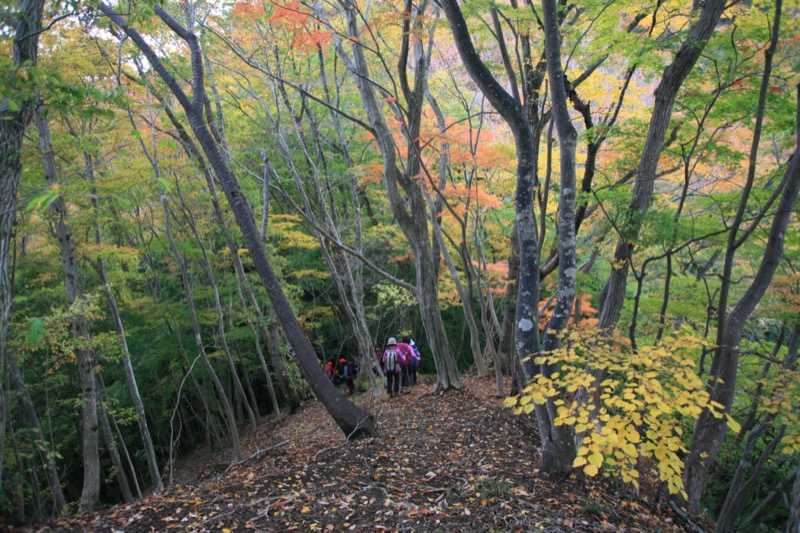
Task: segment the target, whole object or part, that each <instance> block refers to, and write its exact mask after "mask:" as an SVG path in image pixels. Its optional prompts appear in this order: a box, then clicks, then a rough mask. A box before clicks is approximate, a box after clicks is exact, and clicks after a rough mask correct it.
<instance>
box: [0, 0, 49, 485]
mask: <svg viewBox="0 0 800 533" xmlns="http://www.w3.org/2000/svg"><path fill="white" fill-rule="evenodd" d="M43 9H44V0H21V1H20V2H19V10H18V11H17V12H16V13H15V16H16V18H11V19H9V21H8V26H12V25H13V28H14V42H13V47H12V61H13V64H14V69H15V73H19V70H20V68H21V66H22V65H23V64H26V63H30V64H31V65H36V60H37V48H38V44H39V34H40V33H41V31H40V30H41V27H42V11H43ZM26 68H27V67H26ZM14 89H15V86H14V83H13V82H12V83H11V84H10V86H9V87H7V88H6V90H7V91H9V92H11V91H13V90H14ZM20 90H26V91H28V90H29V89H20ZM14 100H15V102H14V105H13V106H12V105H10V104H9V100H8V99H2V100H0V361H3V360H4V354H5V351H6V349H7V346H8V342H7V340H8V322H9V319H10V316H11V302H12V299H13V298H12V295H13V292H14V287H12V285H11V277H10V275H9V274H10V263H11V247H12V245H13V242H12V238H11V235H12V228H13V226H14V219H15V217H16V213H17V189H18V188H19V178H20V174H21V172H22V164H21V163H20V154H21V153H22V141H23V138H24V135H25V129H26V128H27V127H28V124H30V122H31V120H32V119H33V114H34V110H35V107H36V101H37V98H36V95H34V94H33V93H29V94H26V95H25V96H24V97H23V98H16V97H15V98H14ZM7 401H8V399H7V392H6V391H5V388H4V385H3V379H2V378H1V377H0V413H4V412H5V404H6V402H7ZM5 432H6V425H5V424H3V423H0V486H1V485H2V482H3V447H4V446H5V441H6V439H5Z"/></svg>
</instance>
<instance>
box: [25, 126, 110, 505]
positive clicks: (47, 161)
mask: <svg viewBox="0 0 800 533" xmlns="http://www.w3.org/2000/svg"><path fill="white" fill-rule="evenodd" d="M36 127H37V129H38V130H39V145H40V147H41V152H42V161H43V164H44V169H45V177H46V178H47V183H48V185H50V186H51V187H52V186H54V185H57V184H58V170H57V167H56V162H55V156H54V154H53V143H52V140H51V138H50V125H49V124H48V121H47V118H45V116H44V115H43V114H41V113H38V114H37V116H36ZM51 211H52V213H53V218H54V220H53V226H54V230H55V237H56V239H57V240H58V247H59V250H60V252H61V266H62V269H63V271H64V285H65V287H66V291H67V301H68V302H69V304H70V305H73V304H74V303H76V302H78V301H79V300H81V299H83V287H82V286H81V284H82V280H81V276H80V272H79V270H78V265H77V260H76V257H75V248H74V245H73V243H72V232H71V231H70V228H69V225H68V223H67V208H66V204H65V203H64V200H63V199H62V198H58V199H56V200H55V201H54V202H53V204H52V206H51ZM72 336H73V339H75V341H76V344H77V346H76V347H75V358H76V362H77V365H78V373H79V375H80V380H81V389H82V399H83V400H82V401H83V404H82V413H83V416H82V422H83V429H82V430H83V437H82V443H83V445H82V449H83V490H82V492H81V503H80V507H79V509H80V511H81V512H89V511H91V510H93V509H94V507H95V506H96V505H97V503H98V501H99V498H100V475H101V472H100V453H99V449H98V437H99V436H98V429H99V428H98V418H97V392H96V386H97V383H96V376H95V371H94V368H95V364H96V361H95V355H94V352H93V350H92V348H91V346H90V342H89V323H88V321H87V320H86V317H85V316H84V315H82V314H76V315H75V316H73V318H72Z"/></svg>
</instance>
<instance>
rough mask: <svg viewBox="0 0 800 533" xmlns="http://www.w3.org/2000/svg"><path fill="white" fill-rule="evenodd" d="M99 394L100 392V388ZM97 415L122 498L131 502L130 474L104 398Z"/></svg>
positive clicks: (99, 402) (98, 405)
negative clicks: (120, 451)
mask: <svg viewBox="0 0 800 533" xmlns="http://www.w3.org/2000/svg"><path fill="white" fill-rule="evenodd" d="M98 394H100V392H99V390H98ZM97 416H98V420H99V421H100V426H101V427H102V428H103V438H104V439H105V441H106V449H107V450H108V454H109V455H110V456H111V464H112V465H114V475H115V476H116V478H117V484H118V485H119V488H120V490H121V491H122V499H123V500H125V502H126V503H127V502H131V501H133V499H134V498H133V493H132V492H131V486H130V484H129V483H128V476H126V475H125V468H124V467H123V466H122V459H121V458H120V455H119V450H118V449H117V443H116V440H114V434H113V433H112V432H111V424H109V423H108V413H107V412H106V408H105V406H104V405H103V402H102V400H100V399H99V398H98V402H97Z"/></svg>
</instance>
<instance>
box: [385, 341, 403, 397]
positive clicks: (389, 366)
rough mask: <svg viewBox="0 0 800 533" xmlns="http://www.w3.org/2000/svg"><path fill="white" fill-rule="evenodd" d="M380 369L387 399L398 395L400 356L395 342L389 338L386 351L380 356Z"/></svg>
mask: <svg viewBox="0 0 800 533" xmlns="http://www.w3.org/2000/svg"><path fill="white" fill-rule="evenodd" d="M381 368H383V373H384V374H385V375H386V392H387V393H388V394H389V398H392V397H394V396H399V395H400V356H399V354H398V353H397V340H395V338H394V337H389V340H388V341H387V342H386V350H385V351H384V352H383V355H382V356H381Z"/></svg>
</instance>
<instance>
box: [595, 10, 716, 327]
mask: <svg viewBox="0 0 800 533" xmlns="http://www.w3.org/2000/svg"><path fill="white" fill-rule="evenodd" d="M725 4H726V3H725V0H707V1H706V2H704V3H703V7H702V10H701V12H700V15H699V17H698V19H697V22H696V23H695V25H694V26H693V27H692V28H691V30H690V32H689V35H688V37H687V38H686V40H685V41H684V42H683V44H682V45H681V48H680V50H678V53H677V54H676V56H675V59H674V60H673V62H672V63H671V64H670V65H669V66H667V68H666V69H665V70H664V74H663V76H662V77H661V82H660V83H659V84H658V87H657V88H656V90H655V105H654V107H653V113H652V115H651V117H650V126H649V128H648V131H647V137H646V139H645V145H644V150H643V151H642V156H641V158H640V160H639V166H638V168H637V169H636V183H635V185H634V188H633V196H632V198H631V201H630V203H629V204H628V207H627V212H626V214H624V216H623V217H622V219H621V223H620V231H621V235H620V240H619V242H618V243H617V248H616V250H615V252H614V261H613V263H612V264H613V265H614V267H613V269H612V271H611V274H610V276H609V278H608V282H607V283H606V286H605V288H604V289H603V292H604V293H605V298H604V299H603V305H602V307H601V309H600V311H599V324H598V327H599V328H600V329H606V328H611V327H614V326H615V325H616V323H617V322H618V321H619V317H620V313H621V311H622V306H623V305H624V303H625V287H626V285H627V281H628V268H629V262H630V259H631V257H632V255H633V248H634V246H635V243H636V241H637V240H638V238H639V231H640V229H641V227H642V222H643V220H644V215H645V213H646V212H647V210H648V209H649V207H650V203H651V200H652V196H653V188H654V185H655V179H656V174H657V170H658V161H659V158H660V156H661V152H662V150H663V148H664V136H665V134H666V132H667V128H668V127H669V123H670V117H671V116H672V107H673V104H674V103H675V97H676V96H677V94H678V91H679V90H680V88H681V86H682V85H683V82H684V81H685V80H686V77H687V76H688V75H689V73H690V72H691V70H692V68H693V67H694V65H695V63H696V62H697V60H698V59H699V58H700V55H701V54H702V53H703V49H704V48H705V45H706V43H707V42H708V40H709V39H710V38H711V35H712V33H713V32H714V28H715V27H716V25H717V22H718V21H719V18H720V16H721V15H722V11H723V10H724V9H725Z"/></svg>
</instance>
